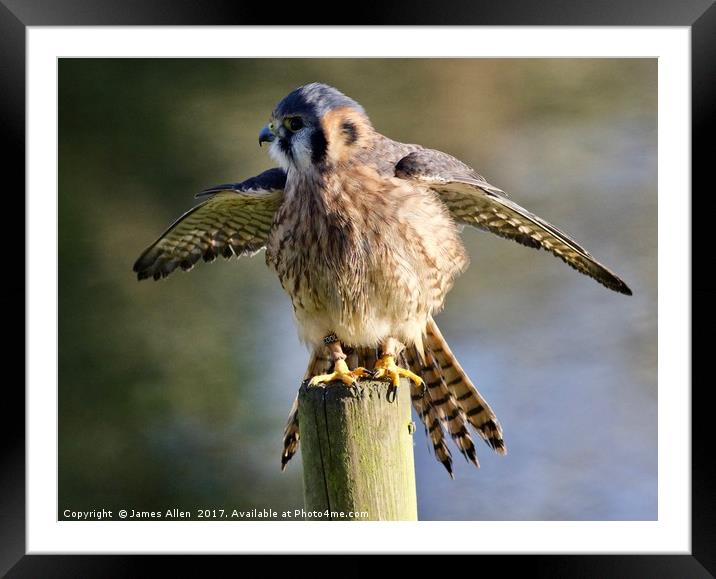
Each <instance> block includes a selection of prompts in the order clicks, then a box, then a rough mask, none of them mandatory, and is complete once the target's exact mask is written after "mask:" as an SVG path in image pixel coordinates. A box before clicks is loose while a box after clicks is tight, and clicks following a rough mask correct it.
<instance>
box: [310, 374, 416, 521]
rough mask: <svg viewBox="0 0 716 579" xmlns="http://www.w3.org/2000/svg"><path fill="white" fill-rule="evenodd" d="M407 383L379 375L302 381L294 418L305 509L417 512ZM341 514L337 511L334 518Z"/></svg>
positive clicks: (385, 516) (399, 517) (392, 515)
mask: <svg viewBox="0 0 716 579" xmlns="http://www.w3.org/2000/svg"><path fill="white" fill-rule="evenodd" d="M410 408H411V403H410V386H409V385H408V383H407V382H405V381H404V382H403V383H402V384H401V387H400V388H398V392H397V395H396V394H395V393H394V392H393V391H392V390H391V389H390V388H389V384H387V383H386V382H378V381H375V382H373V381H371V382H367V381H366V382H360V383H359V386H358V387H357V388H354V387H346V386H345V385H343V384H341V383H333V384H329V385H328V386H326V387H325V388H323V387H313V388H306V386H305V384H304V385H303V386H302V387H301V390H300V392H299V395H298V422H299V424H300V428H301V456H302V460H303V486H304V500H305V509H306V511H308V512H311V511H318V512H323V513H325V511H328V512H329V513H332V514H333V515H332V516H329V517H325V515H324V516H322V517H321V519H323V520H325V519H326V518H330V519H332V520H347V519H350V518H351V517H349V516H347V515H348V513H349V512H351V513H356V512H358V513H360V512H366V513H367V517H356V518H358V519H359V520H370V521H415V520H417V518H418V512H417V500H416V496H415V467H414V464H413V431H414V424H413V422H412V419H411V414H410ZM340 513H344V516H343V517H341V516H340Z"/></svg>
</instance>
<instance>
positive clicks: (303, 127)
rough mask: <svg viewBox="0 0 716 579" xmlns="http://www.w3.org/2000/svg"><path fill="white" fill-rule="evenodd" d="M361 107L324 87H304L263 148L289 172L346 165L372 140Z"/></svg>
mask: <svg viewBox="0 0 716 579" xmlns="http://www.w3.org/2000/svg"><path fill="white" fill-rule="evenodd" d="M372 131H373V129H372V127H371V124H370V121H369V120H368V117H367V116H366V114H365V111H364V110H363V107H361V106H360V105H359V104H358V103H357V102H356V101H354V100H353V99H351V98H349V97H347V96H346V95H344V94H343V93H342V92H340V91H338V90H337V89H335V88H333V87H331V86H328V85H325V84H320V83H312V84H307V85H304V86H301V87H299V88H297V89H296V90H294V91H293V92H291V93H289V94H288V95H287V96H285V97H284V98H283V99H282V100H281V102H279V103H278V105H276V108H275V109H274V110H273V112H272V113H271V118H270V119H269V123H268V124H267V125H266V126H265V127H264V128H263V129H262V130H261V133H260V134H259V145H260V144H261V143H270V144H271V146H270V148H269V153H270V154H271V156H272V157H273V158H274V159H275V160H276V162H278V163H279V165H281V167H283V168H284V169H286V170H289V169H291V168H293V169H296V170H298V171H308V170H312V169H315V170H318V171H322V170H323V169H324V168H325V167H327V166H330V165H331V164H333V163H336V162H339V161H341V160H345V159H346V158H347V157H349V156H350V155H351V154H352V153H353V152H354V151H355V150H357V149H358V148H359V147H362V146H365V144H366V142H367V141H368V140H369V139H370V136H371V134H372Z"/></svg>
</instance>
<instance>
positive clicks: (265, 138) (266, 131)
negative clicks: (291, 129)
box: [259, 125, 276, 147]
mask: <svg viewBox="0 0 716 579" xmlns="http://www.w3.org/2000/svg"><path fill="white" fill-rule="evenodd" d="M270 126H271V125H266V126H265V127H264V128H263V129H261V132H260V133H259V147H260V146H261V143H271V142H272V141H273V140H274V139H275V138H276V135H274V134H273V131H272V130H271V129H270Z"/></svg>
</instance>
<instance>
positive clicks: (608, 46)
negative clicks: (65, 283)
mask: <svg viewBox="0 0 716 579" xmlns="http://www.w3.org/2000/svg"><path fill="white" fill-rule="evenodd" d="M690 43H691V40H690V29H689V28H674V27H672V28H514V27H509V28H504V27H502V28H497V27H487V28H485V27H479V28H476V27H464V28H444V27H435V28H426V27H414V28H392V27H391V28H388V27H380V28H360V29H358V28H353V27H351V28H340V29H326V28H320V29H313V30H311V29H307V28H283V27H282V28H270V27H260V28H259V27H255V28H237V27H212V28H208V27H191V28H189V27H177V28H155V27H137V28H131V27H127V28H117V27H112V28H107V27H103V28H37V27H30V28H28V35H27V48H28V51H27V57H28V58H27V72H28V77H27V78H28V83H27V103H28V117H27V118H28V121H27V134H28V140H27V155H28V156H27V159H28V165H27V210H28V217H29V219H28V227H27V239H26V242H27V260H28V261H27V276H28V277H27V282H28V284H27V287H28V310H27V312H28V313H27V321H28V333H27V339H28V342H27V352H28V357H27V365H28V366H27V380H28V382H27V402H28V421H27V450H28V455H27V458H28V461H27V468H28V472H27V475H28V478H27V549H28V553H31V554H37V553H100V552H104V553H109V552H114V553H116V552H134V553H147V552H162V553H179V552H182V553H187V552H194V553H235V552H273V551H277V550H281V551H283V552H301V553H306V552H319V551H320V552H348V551H360V552H391V551H397V552H415V551H420V552H480V553H515V552H519V553H548V552H549V553H578V552H583V553H586V552H590V553H591V552H601V553H626V552H639V553H689V552H690V544H691V538H690V473H691V464H690V456H691V452H690V431H691V428H690V378H689V377H690V330H689V319H690V294H691V292H690V286H689V283H690V282H689V280H690V279H691V275H690V270H689V264H690V262H691V259H690V245H689V231H690V217H689V215H690V118H691V117H690V112H691V111H690V72H689V71H690ZM296 46H298V47H300V49H299V51H300V52H301V55H302V56H309V57H313V56H324V57H325V56H358V57H360V56H365V57H368V56H407V57H431V56H474V57H519V56H527V57H538V56H539V57H575V56H577V57H658V58H659V206H660V207H661V208H662V211H661V212H660V214H659V237H658V238H659V277H658V279H659V308H658V316H659V317H658V322H659V324H658V327H659V336H660V337H661V339H660V340H659V390H658V395H659V469H658V473H659V474H658V477H659V478H658V480H659V520H658V521H653V522H649V521H647V522H479V521H476V522H420V523H367V522H364V523H342V522H311V523H302V522H282V521H270V522H269V521H265V522H228V523H226V522H165V521H157V522H111V521H105V522H94V521H93V522H64V521H63V522H58V521H57V520H56V514H57V486H56V480H57V479H56V473H57V452H56V450H57V414H56V409H57V390H56V386H57V375H56V368H57V333H56V323H57V322H56V320H57V297H56V288H57V263H56V261H55V260H48V259H47V256H48V255H51V254H52V251H50V250H54V252H55V253H56V252H57V221H56V216H57V194H56V185H55V183H56V178H55V176H56V175H57V145H56V144H57V108H56V99H57V58H58V57H61V56H73V57H105V56H106V57H114V56H125V57H140V56H141V57H178V56H179V57H181V56H187V57H189V56H190V57H242V56H277V57H283V56H287V55H288V56H291V57H296V56H297V54H296V49H295V47H296ZM327 47H330V48H329V49H327ZM327 50H329V51H330V54H328V53H327ZM667 220H668V221H667ZM667 236H668V237H667ZM48 246H49V247H48ZM53 327H54V331H53ZM665 336H668V338H665ZM456 531H461V532H456ZM280 537H282V538H284V539H286V538H290V540H279V538H280Z"/></svg>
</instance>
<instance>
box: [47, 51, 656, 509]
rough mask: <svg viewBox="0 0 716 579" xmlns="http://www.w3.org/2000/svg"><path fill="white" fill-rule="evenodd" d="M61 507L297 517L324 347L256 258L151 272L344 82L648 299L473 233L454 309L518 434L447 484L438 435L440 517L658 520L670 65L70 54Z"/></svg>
mask: <svg viewBox="0 0 716 579" xmlns="http://www.w3.org/2000/svg"><path fill="white" fill-rule="evenodd" d="M59 79H60V81H59V115H60V116H59V119H60V120H59V162H60V175H59V271H60V274H59V510H60V512H59V514H58V516H59V518H63V516H62V511H63V510H64V509H66V508H70V509H73V510H91V509H101V508H106V509H114V510H116V509H120V508H135V509H144V510H162V509H166V508H171V507H178V508H183V509H186V510H194V509H196V508H227V509H233V508H236V509H242V510H250V509H252V508H264V507H265V508H271V509H274V510H277V511H282V510H288V509H294V508H300V507H301V505H302V482H301V461H300V456H298V457H296V458H295V459H294V460H293V461H292V462H291V463H290V465H289V468H288V470H287V472H285V473H281V472H280V470H279V456H280V452H281V436H282V432H283V427H284V422H285V418H286V415H287V413H288V410H289V407H290V405H291V402H292V400H293V397H294V395H295V392H296V390H297V388H298V386H299V382H300V379H301V377H302V375H303V372H304V370H305V364H306V362H307V359H308V352H307V351H306V350H305V349H304V347H303V346H301V345H300V344H299V342H298V340H297V337H296V331H295V328H294V323H293V319H292V311H291V306H290V302H289V300H288V298H287V297H286V296H285V295H284V293H283V290H282V289H281V287H280V285H279V283H278V280H277V279H276V278H275V277H274V275H273V274H272V273H271V272H269V270H268V269H267V268H266V266H265V264H264V257H263V254H262V253H261V254H259V255H257V256H255V257H254V258H252V259H248V258H242V259H241V260H239V261H236V260H232V261H230V262H224V261H223V260H219V261H217V262H215V263H214V264H210V265H205V264H200V265H199V266H198V267H197V268H196V269H194V270H193V271H192V272H191V273H189V274H187V273H183V272H179V273H175V274H174V275H172V276H171V277H169V278H168V279H167V280H164V281H162V282H158V283H155V282H152V281H149V282H142V283H138V282H137V281H136V279H135V276H134V274H133V273H132V271H131V267H132V263H133V261H134V259H135V258H136V257H137V256H138V255H139V253H140V252H141V251H142V250H143V249H144V248H145V247H146V246H147V245H148V244H149V243H151V242H152V241H153V240H154V239H155V238H156V237H157V236H158V235H159V234H160V233H161V232H162V231H163V230H164V229H165V228H166V227H167V226H168V225H169V224H170V223H171V222H172V221H173V220H174V219H175V218H176V217H178V216H179V215H180V214H181V213H182V212H184V211H185V210H187V209H189V208H190V207H192V206H193V204H194V200H193V198H192V195H193V194H194V193H195V192H197V191H200V190H201V189H203V188H205V187H207V186H210V185H214V184H218V183H225V182H231V181H239V180H243V179H245V178H247V177H249V176H251V175H254V174H256V173H258V172H260V171H261V170H263V169H266V168H268V167H270V166H272V163H271V161H270V159H269V158H268V155H267V153H266V150H265V149H264V150H261V149H259V147H258V146H257V136H258V132H259V130H260V128H261V127H262V125H263V124H264V123H265V122H266V121H267V119H268V115H269V113H270V111H271V109H272V108H273V106H274V105H275V104H276V103H277V102H278V100H279V99H280V98H281V97H283V96H284V95H285V94H287V93H288V92H289V91H290V90H292V89H293V88H295V87H296V86H298V85H301V84H304V83H307V82H312V81H320V82H325V83H328V84H332V85H334V86H336V87H337V88H339V89H340V90H342V91H343V92H345V93H346V94H348V95H349V96H351V97H353V98H355V99H356V100H357V101H358V102H360V103H361V104H362V105H363V106H364V107H365V109H366V110H367V112H368V114H369V115H370V116H371V119H372V121H373V123H374V125H375V126H376V128H377V129H378V130H380V131H381V132H383V133H384V134H387V135H388V136H390V137H392V138H394V139H397V140H400V141H404V142H418V143H421V144H423V145H425V146H429V147H432V148H436V149H441V150H443V151H446V152H449V153H451V154H453V155H455V156H457V157H459V158H461V159H462V160H464V161H466V162H467V163H468V164H470V165H472V166H473V167H474V168H475V169H476V170H478V171H479V172H480V173H482V174H483V175H485V176H486V177H487V179H488V180H489V181H491V182H492V183H494V184H495V185H497V186H499V187H501V188H503V189H504V190H505V191H507V192H509V193H510V195H511V197H512V198H513V199H514V200H515V201H517V202H518V203H520V204H521V205H523V206H525V207H526V208H528V209H530V210H531V211H534V212H536V213H537V214H538V215H540V216H542V217H543V218H545V219H547V220H549V221H551V222H552V223H554V224H555V225H557V226H558V227H560V228H562V229H563V230H565V231H566V232H568V233H569V234H571V235H573V236H574V237H575V238H576V239H577V241H578V242H580V243H581V244H583V245H584V246H586V248H587V249H589V251H590V252H591V253H592V254H593V255H594V256H595V257H597V259H599V260H600V261H602V262H603V263H605V264H606V265H607V266H608V267H610V268H612V269H614V270H615V271H616V272H617V273H618V274H619V275H621V276H622V277H623V278H624V280H625V281H626V282H627V283H628V284H629V285H630V286H631V288H632V289H633V290H634V296H633V297H631V298H628V297H625V296H622V295H618V294H615V293H612V292H610V291H608V290H606V289H605V288H603V287H601V286H599V285H598V284H596V283H595V282H593V281H592V280H590V279H588V278H586V277H584V276H581V275H579V274H577V273H576V272H575V271H573V270H571V269H570V268H569V267H567V266H566V265H564V264H563V263H562V262H560V261H559V260H557V259H555V258H554V257H552V256H550V255H548V254H547V253H546V252H537V251H534V250H530V249H527V248H524V247H522V246H519V245H517V244H515V243H511V242H508V241H505V240H502V239H499V238H497V237H493V236H491V235H489V234H487V233H483V232H480V231H477V230H473V229H466V230H465V231H464V234H463V237H464V240H465V244H466V246H467V248H468V251H469V253H470V255H471V256H472V265H471V267H470V269H469V270H468V271H467V273H465V274H464V275H463V276H462V277H461V278H460V279H459V280H458V281H457V284H456V286H455V288H454V289H453V291H452V292H451V293H450V294H449V295H448V298H447V302H446V310H445V312H444V313H442V314H441V315H440V316H438V317H437V321H438V323H439V325H440V327H441V328H442V331H443V334H444V335H445V336H446V338H447V339H448V341H449V343H450V345H451V347H452V349H453V351H454V352H455V354H456V355H457V356H458V358H459V360H460V362H461V363H462V365H463V366H464V367H465V369H466V371H467V372H468V374H469V375H470V376H471V377H472V379H473V381H474V382H475V383H476V384H477V385H478V387H479V388H480V390H481V392H482V393H483V395H484V396H485V397H486V398H487V399H488V401H489V402H490V404H491V405H492V407H493V409H494V410H495V411H496V413H497V415H498V417H499V419H500V421H501V422H502V425H503V427H504V429H505V438H506V441H507V445H508V449H509V454H508V455H507V456H506V457H499V456H496V455H493V454H492V453H491V452H490V451H489V449H488V448H487V446H485V445H483V444H480V446H479V447H478V451H479V457H480V461H481V463H482V468H481V469H479V470H477V469H474V468H473V467H472V466H470V465H468V464H467V463H465V462H464V461H462V460H461V459H460V456H459V453H457V451H454V456H455V459H456V480H454V481H452V480H450V479H449V478H448V477H447V476H446V474H445V472H444V471H443V468H442V466H441V465H440V464H439V463H437V462H436V461H435V459H434V458H433V457H432V455H431V452H430V451H429V445H428V443H427V439H426V437H425V436H424V434H423V432H422V429H419V430H418V432H417V433H416V436H415V441H416V444H415V459H416V468H417V481H418V483H417V484H418V500H419V516H420V518H421V519H496V520H547V519H565V520H566V519H569V520H575V519H577V520H607V519H616V520H625V519H655V518H656V517H657V333H656V314H657V283H656V282H657V221H656V219H657V195H656V193H657V189H656V187H657V132H656V129H657V125H656V121H657V63H656V60H624V59H620V60H616V59H608V60H606V59H600V60H591V59H549V60H540V59H519V60H514V59H492V60H472V59H455V60H365V59H363V60H342V59H332V60H325V59H321V60H318V59H315V60H263V59H247V60H242V59H239V60H236V59H215V60H198V59H176V60H174V59H146V60H145V59H61V60H60V61H59Z"/></svg>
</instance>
